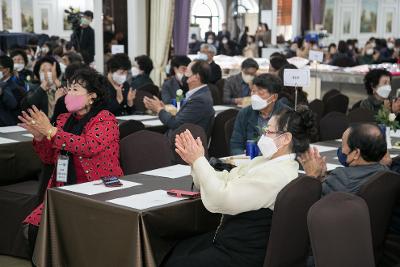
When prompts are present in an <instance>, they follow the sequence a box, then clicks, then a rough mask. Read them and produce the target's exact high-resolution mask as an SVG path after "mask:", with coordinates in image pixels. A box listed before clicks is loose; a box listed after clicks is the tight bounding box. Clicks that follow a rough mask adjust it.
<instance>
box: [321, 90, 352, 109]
mask: <svg viewBox="0 0 400 267" xmlns="http://www.w3.org/2000/svg"><path fill="white" fill-rule="evenodd" d="M324 106H325V110H324V114H328V113H330V112H333V111H337V112H341V113H344V114H346V113H347V108H348V107H349V98H348V97H347V96H345V95H342V94H337V95H334V96H331V97H330V98H328V99H327V100H326V102H325V104H324Z"/></svg>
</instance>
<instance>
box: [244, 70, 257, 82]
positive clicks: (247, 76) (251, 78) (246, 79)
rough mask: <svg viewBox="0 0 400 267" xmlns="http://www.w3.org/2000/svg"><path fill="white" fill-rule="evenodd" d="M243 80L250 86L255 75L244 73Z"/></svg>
mask: <svg viewBox="0 0 400 267" xmlns="http://www.w3.org/2000/svg"><path fill="white" fill-rule="evenodd" d="M242 79H243V81H244V82H245V83H247V84H249V83H250V82H252V81H253V79H254V76H253V75H250V74H245V73H243V72H242Z"/></svg>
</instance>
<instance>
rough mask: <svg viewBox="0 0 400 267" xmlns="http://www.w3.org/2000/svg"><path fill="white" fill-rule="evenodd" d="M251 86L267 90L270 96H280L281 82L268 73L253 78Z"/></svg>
mask: <svg viewBox="0 0 400 267" xmlns="http://www.w3.org/2000/svg"><path fill="white" fill-rule="evenodd" d="M253 84H254V85H255V86H257V87H260V88H262V89H265V90H267V91H268V92H269V93H270V94H278V95H279V94H280V93H281V91H282V87H283V84H282V80H281V79H280V78H279V77H278V76H276V75H272V74H269V73H264V74H261V75H258V76H256V77H255V78H254V80H253Z"/></svg>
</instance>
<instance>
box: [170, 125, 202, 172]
mask: <svg viewBox="0 0 400 267" xmlns="http://www.w3.org/2000/svg"><path fill="white" fill-rule="evenodd" d="M186 130H189V131H190V132H191V133H192V135H193V137H194V138H195V139H196V138H197V137H200V139H201V143H202V144H203V147H204V155H205V157H206V158H208V149H207V144H208V143H207V135H206V133H205V132H204V129H203V128H202V127H201V126H199V125H196V124H193V123H184V124H182V125H181V126H179V127H178V128H177V129H176V130H174V131H173V132H172V134H171V135H170V139H169V142H170V147H171V151H172V152H173V155H174V160H173V162H174V163H175V164H186V162H185V161H184V160H183V159H182V158H181V157H180V156H179V155H178V154H177V153H176V152H175V136H176V135H177V134H180V133H182V132H184V131H186Z"/></svg>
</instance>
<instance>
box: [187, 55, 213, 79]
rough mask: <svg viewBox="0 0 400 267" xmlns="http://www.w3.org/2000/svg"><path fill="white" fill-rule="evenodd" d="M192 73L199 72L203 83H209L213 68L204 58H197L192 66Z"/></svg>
mask: <svg viewBox="0 0 400 267" xmlns="http://www.w3.org/2000/svg"><path fill="white" fill-rule="evenodd" d="M191 71H192V74H193V75H195V74H198V75H199V76H200V82H201V83H202V84H207V83H208V81H209V79H210V75H211V70H210V65H209V64H208V63H207V62H206V61H204V60H195V62H194V64H193V65H192V67H191Z"/></svg>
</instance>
